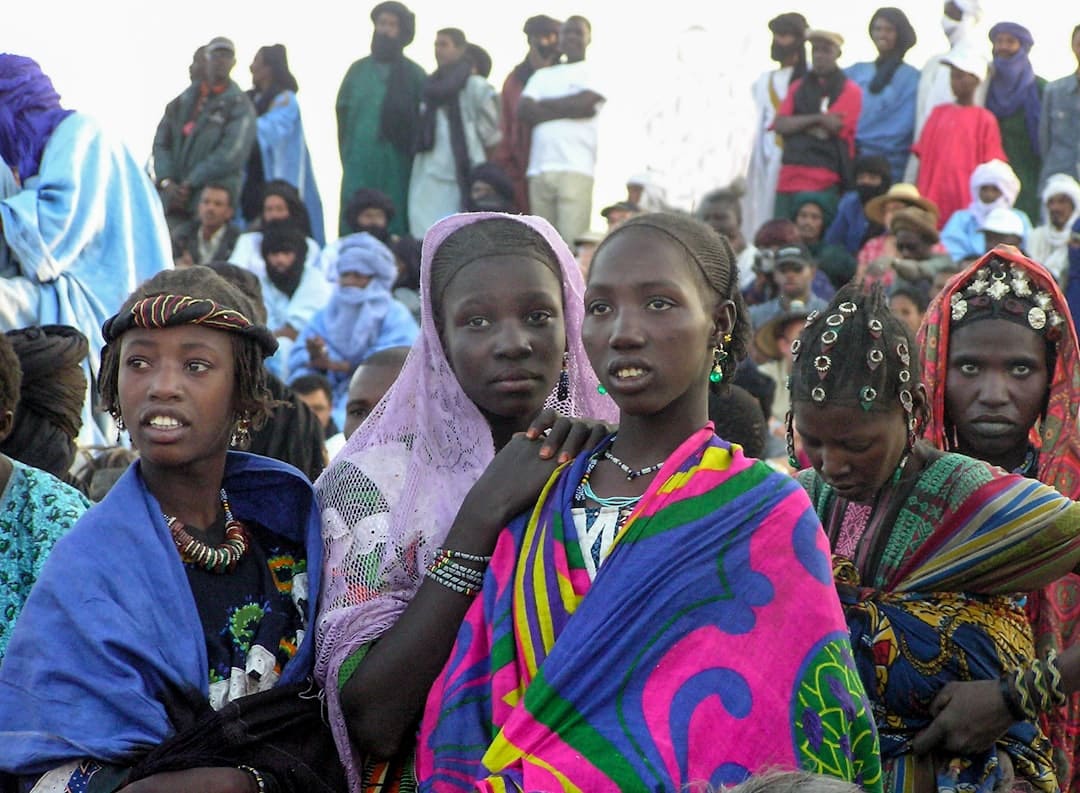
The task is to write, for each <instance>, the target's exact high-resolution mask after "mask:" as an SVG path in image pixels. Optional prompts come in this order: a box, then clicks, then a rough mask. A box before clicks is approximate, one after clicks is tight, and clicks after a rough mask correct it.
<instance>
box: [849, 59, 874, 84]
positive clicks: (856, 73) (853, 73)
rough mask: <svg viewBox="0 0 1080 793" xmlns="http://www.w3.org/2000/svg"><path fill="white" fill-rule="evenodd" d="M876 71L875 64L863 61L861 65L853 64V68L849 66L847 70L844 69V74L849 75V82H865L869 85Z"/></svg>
mask: <svg viewBox="0 0 1080 793" xmlns="http://www.w3.org/2000/svg"><path fill="white" fill-rule="evenodd" d="M874 71H875V67H874V64H873V63H870V62H869V61H861V62H859V63H853V64H851V66H848V67H847V68H846V69H844V74H846V75H847V77H848V79H849V80H854V81H855V82H859V81H860V80H865V81H866V82H867V83H869V82H870V78H872V77H873V76H874Z"/></svg>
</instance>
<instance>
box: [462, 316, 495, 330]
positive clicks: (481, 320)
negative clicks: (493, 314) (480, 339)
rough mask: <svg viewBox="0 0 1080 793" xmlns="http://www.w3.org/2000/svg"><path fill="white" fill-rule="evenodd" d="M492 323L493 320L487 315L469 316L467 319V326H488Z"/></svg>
mask: <svg viewBox="0 0 1080 793" xmlns="http://www.w3.org/2000/svg"><path fill="white" fill-rule="evenodd" d="M490 324H491V321H490V320H489V319H488V318H487V317H469V318H468V319H467V320H465V327H467V328H486V327H487V326H488V325H490Z"/></svg>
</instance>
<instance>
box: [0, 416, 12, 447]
mask: <svg viewBox="0 0 1080 793" xmlns="http://www.w3.org/2000/svg"><path fill="white" fill-rule="evenodd" d="M14 428H15V411H13V410H5V411H4V412H3V413H0V443H3V442H4V441H6V440H7V436H8V435H10V434H11V431H12V430H13V429H14Z"/></svg>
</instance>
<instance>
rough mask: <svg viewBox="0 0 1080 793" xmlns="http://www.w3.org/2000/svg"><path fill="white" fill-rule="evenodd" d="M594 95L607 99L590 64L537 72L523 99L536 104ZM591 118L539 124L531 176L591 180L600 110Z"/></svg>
mask: <svg viewBox="0 0 1080 793" xmlns="http://www.w3.org/2000/svg"><path fill="white" fill-rule="evenodd" d="M582 91H593V92H595V93H597V94H599V95H600V96H606V94H605V93H604V91H603V90H602V89H601V88H600V87H599V86H598V85H597V83H596V81H595V80H594V78H593V75H592V72H591V70H590V68H589V63H588V61H578V62H576V63H557V64H555V65H554V66H548V67H547V68H544V69H537V70H536V72H534V73H533V76H532V77H530V78H529V82H527V83H526V84H525V90H524V91H522V94H521V95H522V96H527V97H529V98H530V99H535V100H537V101H539V100H542V99H559V98H562V97H564V96H573V95H574V94H580V93H581V92H582ZM602 104H603V103H600V104H598V105H597V113H596V114H595V115H593V116H592V117H591V118H558V119H555V120H554V121H545V122H544V123H542V124H537V125H536V126H535V127H533V131H532V148H531V149H530V152H529V168H528V171H527V175H528V176H536V175H537V174H540V173H546V172H549V171H572V172H574V173H583V174H585V175H586V176H592V175H593V171H594V170H595V169H596V140H597V136H598V132H599V110H600V107H601V106H602Z"/></svg>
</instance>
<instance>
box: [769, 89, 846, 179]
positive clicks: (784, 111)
mask: <svg viewBox="0 0 1080 793" xmlns="http://www.w3.org/2000/svg"><path fill="white" fill-rule="evenodd" d="M802 82H803V78H801V77H800V78H799V79H798V80H795V81H794V82H793V83H792V84H791V85H790V86H789V87H788V92H787V95H786V96H785V97H784V101H783V102H781V103H780V109H779V110H777V111H776V117H777V118H779V117H780V116H794V115H795V92H796V91H798V90H799V86H800V85H802ZM828 112H830V113H838V114H839V115H840V116H841V117H842V118H843V122H844V125H843V126H842V127H841V128H840V133H839V137H840V139H841V140H843V141H845V142H846V143H847V145H848V154H849V155H850V156H851V158H852V159H854V158H855V126H856V124H858V121H859V113H861V112H862V89H861V88H859V86H858V84H857V83H856V82H855V81H854V80H850V79H846V78H845V80H844V87H843V88H842V89H841V90H840V95H839V96H837V97H836V100H835V101H833V102H832V103H831V104H830V105H829V106H828ZM775 125H776V122H775V121H774V122H773V126H774V127H775ZM839 183H840V174H838V173H836V172H835V171H832V170H829V169H828V168H820V167H817V166H812V165H788V164H786V163H785V164H784V165H781V166H780V178H779V179H778V180H777V183H776V191H777V192H778V193H798V192H802V191H803V190H825V189H827V188H830V187H832V186H833V185H836V184H839Z"/></svg>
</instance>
